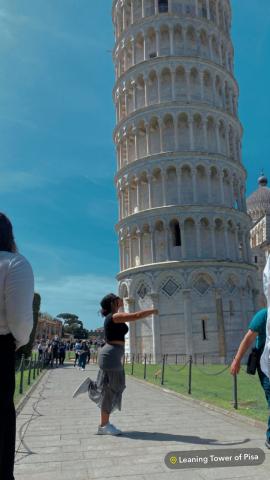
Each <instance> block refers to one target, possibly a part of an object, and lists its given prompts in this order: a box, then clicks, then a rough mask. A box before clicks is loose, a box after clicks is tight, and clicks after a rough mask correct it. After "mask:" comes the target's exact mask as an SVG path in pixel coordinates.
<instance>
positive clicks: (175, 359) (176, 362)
mask: <svg viewBox="0 0 270 480" xmlns="http://www.w3.org/2000/svg"><path fill="white" fill-rule="evenodd" d="M175 365H177V354H176V355H175Z"/></svg>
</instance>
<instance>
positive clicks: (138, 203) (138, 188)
mask: <svg viewBox="0 0 270 480" xmlns="http://www.w3.org/2000/svg"><path fill="white" fill-rule="evenodd" d="M135 181H136V186H137V191H136V196H137V198H136V203H137V208H138V211H140V210H141V208H140V198H141V191H140V190H141V189H140V186H141V185H140V179H139V178H138V177H136V179H135Z"/></svg>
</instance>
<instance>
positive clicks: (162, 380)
mask: <svg viewBox="0 0 270 480" xmlns="http://www.w3.org/2000/svg"><path fill="white" fill-rule="evenodd" d="M165 359H166V356H165V355H163V360H162V375H161V385H164V370H165Z"/></svg>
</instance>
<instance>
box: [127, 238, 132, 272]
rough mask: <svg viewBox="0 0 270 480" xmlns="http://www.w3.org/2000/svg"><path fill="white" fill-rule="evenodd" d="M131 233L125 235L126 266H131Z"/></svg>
mask: <svg viewBox="0 0 270 480" xmlns="http://www.w3.org/2000/svg"><path fill="white" fill-rule="evenodd" d="M130 247H131V235H130V233H128V234H127V236H126V251H127V254H128V255H127V258H126V268H131V248H130Z"/></svg>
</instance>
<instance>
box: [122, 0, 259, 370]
mask: <svg viewBox="0 0 270 480" xmlns="http://www.w3.org/2000/svg"><path fill="white" fill-rule="evenodd" d="M113 23H114V27H115V48H114V52H113V57H114V64H115V76H116V83H115V88H114V91H113V97H114V101H115V107H116V128H115V131H114V140H115V145H116V150H117V173H116V176H115V183H116V187H117V192H118V200H119V222H118V224H117V226H116V230H117V232H118V235H119V249H120V273H119V275H118V280H119V289H120V294H121V295H123V297H124V298H125V303H126V308H127V309H129V311H134V310H136V309H138V308H141V307H143V305H144V302H145V305H147V306H148V305H149V301H150V303H151V305H153V306H154V307H156V308H157V309H158V311H159V314H158V315H155V316H153V317H151V318H149V319H147V320H145V321H140V322H136V323H131V324H130V335H129V346H128V348H129V351H130V353H149V354H150V353H151V354H152V358H153V357H154V359H155V360H156V361H159V359H160V356H161V355H162V354H164V353H167V354H176V353H187V354H194V353H197V354H200V353H209V354H215V355H218V356H220V357H221V358H224V357H228V356H230V355H231V354H232V353H233V352H234V351H235V348H236V346H237V345H238V343H239V340H240V338H241V336H242V334H243V332H244V330H245V328H246V327H247V324H248V322H249V320H250V317H251V315H252V314H253V312H254V310H255V309H256V306H257V296H258V290H257V285H256V283H255V282H256V273H255V267H254V266H252V265H251V258H250V247H249V229H250V219H249V217H248V215H247V213H246V202H245V182H246V171H245V169H244V167H243V165H242V159H241V137H242V126H241V123H240V121H239V119H238V94H239V92H238V85H237V83H236V80H235V78H234V73H233V64H234V51H233V45H232V41H231V38H230V27H231V6H230V1H229V0H114V1H113Z"/></svg>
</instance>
